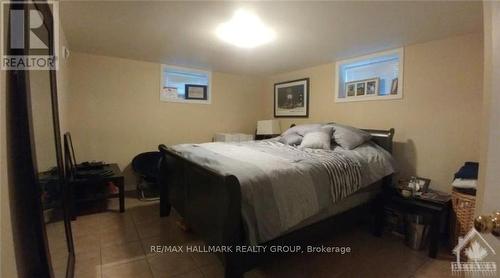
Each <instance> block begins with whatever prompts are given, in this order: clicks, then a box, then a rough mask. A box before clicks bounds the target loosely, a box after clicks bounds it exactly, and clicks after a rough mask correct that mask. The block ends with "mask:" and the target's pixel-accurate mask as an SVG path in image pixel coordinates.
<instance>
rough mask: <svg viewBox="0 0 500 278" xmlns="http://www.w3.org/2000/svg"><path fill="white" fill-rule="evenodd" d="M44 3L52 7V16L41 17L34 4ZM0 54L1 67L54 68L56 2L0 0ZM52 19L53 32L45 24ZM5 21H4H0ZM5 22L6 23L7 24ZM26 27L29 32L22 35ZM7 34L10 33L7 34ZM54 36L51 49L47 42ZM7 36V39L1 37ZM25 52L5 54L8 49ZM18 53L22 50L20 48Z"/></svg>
mask: <svg viewBox="0 0 500 278" xmlns="http://www.w3.org/2000/svg"><path fill="white" fill-rule="evenodd" d="M11 4H16V5H11ZM41 5H45V7H47V6H48V8H49V9H50V10H51V11H52V15H53V20H51V19H50V18H44V15H43V14H42V13H41V12H40V11H39V10H38V9H37V6H41ZM0 20H1V21H2V27H1V30H0V31H1V34H0V47H1V49H0V54H1V63H0V64H1V65H0V67H1V69H2V70H51V69H54V70H57V69H58V66H59V65H58V59H57V54H58V53H59V3H58V2H52V1H22V2H21V1H20V2H9V1H1V4H0ZM51 22H53V30H52V31H53V36H52V37H51V38H50V37H49V31H48V28H49V27H48V26H50V24H51ZM3 23H6V24H3ZM7 23H8V24H7ZM25 31H26V32H28V33H29V35H28V36H26V35H25ZM6 34H9V35H10V36H9V38H7V36H6ZM50 39H52V40H53V42H52V43H53V46H54V49H53V53H50V52H49V46H50V44H51V42H50V41H49V40H50ZM4 40H9V41H7V42H6V41H4ZM9 48H10V49H11V50H12V51H13V52H14V53H15V52H16V50H18V51H21V50H25V51H24V52H22V53H23V54H24V55H8V54H9V53H8V49H9ZM20 53H21V52H20Z"/></svg>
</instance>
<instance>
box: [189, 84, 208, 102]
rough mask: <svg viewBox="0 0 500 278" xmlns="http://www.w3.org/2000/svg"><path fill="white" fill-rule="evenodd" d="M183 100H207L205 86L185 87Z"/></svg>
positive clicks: (191, 85)
mask: <svg viewBox="0 0 500 278" xmlns="http://www.w3.org/2000/svg"><path fill="white" fill-rule="evenodd" d="M185 98H186V99H198V100H207V85H195V84H186V85H185Z"/></svg>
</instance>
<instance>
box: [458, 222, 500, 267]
mask: <svg viewBox="0 0 500 278" xmlns="http://www.w3.org/2000/svg"><path fill="white" fill-rule="evenodd" d="M462 250H463V251H464V253H465V255H466V256H467V258H468V261H466V262H461V261H460V254H461V252H462ZM453 253H454V254H455V255H456V257H457V261H456V262H452V263H451V272H452V274H453V275H461V274H462V273H465V274H466V275H473V276H496V273H497V265H496V263H495V262H494V261H489V260H488V259H489V258H491V257H492V256H495V255H496V252H495V250H494V249H493V248H492V247H491V245H490V244H489V243H488V242H487V241H486V240H485V239H484V238H483V236H481V234H480V233H479V232H478V231H476V229H474V228H472V229H471V230H470V231H469V232H468V233H467V234H466V235H465V237H460V238H459V239H458V244H457V246H455V248H454V249H453Z"/></svg>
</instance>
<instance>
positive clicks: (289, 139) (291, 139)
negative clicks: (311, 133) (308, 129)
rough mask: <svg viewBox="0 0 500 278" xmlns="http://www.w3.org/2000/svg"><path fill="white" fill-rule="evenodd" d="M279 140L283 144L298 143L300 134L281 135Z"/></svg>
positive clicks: (300, 139)
mask: <svg viewBox="0 0 500 278" xmlns="http://www.w3.org/2000/svg"><path fill="white" fill-rule="evenodd" d="M279 141H280V142H281V143H283V144H285V145H299V144H300V143H301V142H302V136H300V135H298V134H296V133H292V134H288V135H285V136H281V138H280V140H279Z"/></svg>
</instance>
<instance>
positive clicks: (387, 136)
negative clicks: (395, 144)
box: [361, 128, 394, 154]
mask: <svg viewBox="0 0 500 278" xmlns="http://www.w3.org/2000/svg"><path fill="white" fill-rule="evenodd" d="M361 130H364V131H366V132H368V133H370V134H371V135H372V141H373V142H375V143H376V144H377V145H379V146H381V147H382V148H384V149H385V150H386V151H388V152H389V153H391V154H392V138H393V137H394V128H390V129H388V130H382V129H361Z"/></svg>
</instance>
